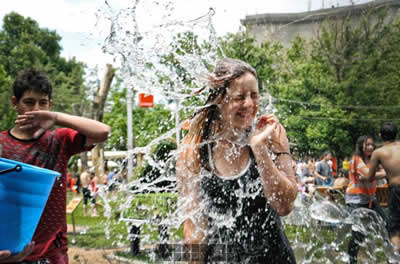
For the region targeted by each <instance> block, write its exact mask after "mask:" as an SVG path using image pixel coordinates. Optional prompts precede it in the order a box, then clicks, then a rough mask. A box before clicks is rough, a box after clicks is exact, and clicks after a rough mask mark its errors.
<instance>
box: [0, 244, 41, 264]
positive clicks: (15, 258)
mask: <svg viewBox="0 0 400 264" xmlns="http://www.w3.org/2000/svg"><path fill="white" fill-rule="evenodd" d="M34 247H35V242H31V243H29V244H28V245H26V246H25V248H24V250H22V251H21V252H20V253H18V254H16V255H12V256H11V252H10V251H9V250H0V263H14V262H21V261H23V260H24V258H26V257H27V256H29V255H30V254H31V253H32V251H33V248H34Z"/></svg>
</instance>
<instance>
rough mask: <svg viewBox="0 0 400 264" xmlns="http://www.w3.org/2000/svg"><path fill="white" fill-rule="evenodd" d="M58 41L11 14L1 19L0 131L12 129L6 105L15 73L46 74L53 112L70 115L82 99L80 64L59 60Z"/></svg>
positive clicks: (11, 112)
mask: <svg viewBox="0 0 400 264" xmlns="http://www.w3.org/2000/svg"><path fill="white" fill-rule="evenodd" d="M60 40H61V37H60V36H59V35H58V34H57V33H56V32H55V31H51V30H49V29H45V28H40V27H39V25H38V23H37V22H36V21H34V20H33V19H31V18H29V17H28V18H24V17H23V16H21V15H19V14H17V13H15V12H12V13H10V14H7V15H6V16H4V19H3V27H2V29H1V30H0V94H1V98H2V99H4V100H3V104H2V105H1V106H0V113H1V117H2V119H1V120H0V126H1V127H3V128H7V127H11V126H13V120H14V119H15V111H14V110H13V109H12V107H11V105H10V97H11V83H12V80H13V79H15V77H16V75H17V74H18V72H19V71H21V70H23V69H25V68H28V67H38V68H41V69H42V70H44V71H45V72H47V74H48V75H49V78H50V80H51V81H52V83H53V90H54V97H53V98H52V99H53V102H54V106H53V110H55V111H62V112H71V111H72V108H71V107H72V103H75V102H77V101H80V99H81V98H86V97H87V96H84V95H85V92H86V89H87V88H86V87H85V85H84V80H83V75H84V64H83V63H81V62H77V61H76V59H75V58H72V59H70V60H66V59H65V58H63V57H61V56H60V53H61V50H62V47H61V46H60V44H59V41H60Z"/></svg>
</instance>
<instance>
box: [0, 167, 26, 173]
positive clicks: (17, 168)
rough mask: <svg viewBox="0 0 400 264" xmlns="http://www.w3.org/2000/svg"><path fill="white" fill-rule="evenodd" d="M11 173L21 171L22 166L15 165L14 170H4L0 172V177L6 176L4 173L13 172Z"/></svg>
mask: <svg viewBox="0 0 400 264" xmlns="http://www.w3.org/2000/svg"><path fill="white" fill-rule="evenodd" d="M13 171H16V172H20V171H22V166H21V165H15V167H14V168H9V169H6V170H2V171H0V175H1V174H6V173H9V172H13Z"/></svg>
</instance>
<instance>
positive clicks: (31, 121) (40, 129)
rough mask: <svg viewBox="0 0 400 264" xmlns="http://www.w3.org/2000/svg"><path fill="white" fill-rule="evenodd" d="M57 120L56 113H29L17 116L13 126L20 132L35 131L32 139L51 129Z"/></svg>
mask: <svg viewBox="0 0 400 264" xmlns="http://www.w3.org/2000/svg"><path fill="white" fill-rule="evenodd" d="M56 120H57V113H55V112H50V111H31V112H26V113H25V114H23V115H18V117H17V120H16V121H15V124H17V125H18V126H19V127H20V129H22V130H31V129H34V130H36V131H35V133H34V134H33V138H38V137H39V136H40V135H41V134H43V133H44V132H45V131H46V130H48V129H50V128H52V127H53V126H54V125H55V123H56Z"/></svg>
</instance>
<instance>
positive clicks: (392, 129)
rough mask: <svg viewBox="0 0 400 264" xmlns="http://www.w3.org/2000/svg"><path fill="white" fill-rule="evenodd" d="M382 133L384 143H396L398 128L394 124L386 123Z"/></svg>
mask: <svg viewBox="0 0 400 264" xmlns="http://www.w3.org/2000/svg"><path fill="white" fill-rule="evenodd" d="M380 133H381V138H382V140H383V141H394V140H395V139H396V137H397V126H396V125H395V124H394V123H392V122H385V123H383V124H382V127H381V131H380Z"/></svg>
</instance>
